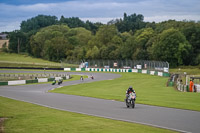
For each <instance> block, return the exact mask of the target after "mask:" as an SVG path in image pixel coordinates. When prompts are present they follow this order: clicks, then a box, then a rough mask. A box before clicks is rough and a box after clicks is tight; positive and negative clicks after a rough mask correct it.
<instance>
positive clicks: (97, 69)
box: [64, 68, 170, 77]
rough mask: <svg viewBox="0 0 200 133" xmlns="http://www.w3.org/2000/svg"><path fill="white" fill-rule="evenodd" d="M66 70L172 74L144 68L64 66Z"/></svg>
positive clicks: (164, 75)
mask: <svg viewBox="0 0 200 133" xmlns="http://www.w3.org/2000/svg"><path fill="white" fill-rule="evenodd" d="M64 71H96V72H134V73H143V74H150V75H157V76H163V77H169V76H170V74H169V73H167V72H160V71H151V70H143V69H114V68H109V69H106V68H64Z"/></svg>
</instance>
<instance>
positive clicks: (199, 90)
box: [195, 84, 200, 92]
mask: <svg viewBox="0 0 200 133" xmlns="http://www.w3.org/2000/svg"><path fill="white" fill-rule="evenodd" d="M195 86H196V87H197V92H200V85H197V84H195Z"/></svg>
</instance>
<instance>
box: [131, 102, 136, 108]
mask: <svg viewBox="0 0 200 133" xmlns="http://www.w3.org/2000/svg"><path fill="white" fill-rule="evenodd" d="M131 107H132V108H135V101H134V100H131Z"/></svg>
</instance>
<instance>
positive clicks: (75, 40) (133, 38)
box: [9, 13, 200, 66]
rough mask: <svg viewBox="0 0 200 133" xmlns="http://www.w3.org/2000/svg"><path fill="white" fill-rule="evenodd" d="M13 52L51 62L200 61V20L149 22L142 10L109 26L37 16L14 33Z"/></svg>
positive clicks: (12, 34) (71, 19)
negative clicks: (121, 60) (25, 53)
mask: <svg viewBox="0 0 200 133" xmlns="http://www.w3.org/2000/svg"><path fill="white" fill-rule="evenodd" d="M9 38H10V45H9V51H10V52H15V53H19V52H27V53H29V54H30V55H32V56H34V57H39V58H43V59H47V60H50V61H60V60H62V59H68V60H76V59H79V60H82V59H84V60H85V59H134V60H159V61H168V62H169V63H170V65H171V66H177V65H198V64H199V63H200V22H193V21H175V20H169V21H165V22H161V23H155V22H152V23H150V22H144V16H143V15H141V14H138V15H137V14H132V15H130V16H128V15H127V14H126V13H124V17H123V18H122V19H116V20H111V21H109V22H108V24H101V23H92V22H90V21H86V22H84V21H82V20H80V19H79V18H77V17H72V18H65V17H63V16H62V17H61V18H60V20H58V19H57V17H55V16H45V15H38V16H36V17H34V18H31V19H28V20H27V21H23V22H22V23H21V29H20V30H17V31H13V32H11V33H10V34H9Z"/></svg>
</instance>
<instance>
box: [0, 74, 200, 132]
mask: <svg viewBox="0 0 200 133" xmlns="http://www.w3.org/2000/svg"><path fill="white" fill-rule="evenodd" d="M0 72H5V73H6V72H11V71H10V70H9V71H8V70H7V71H2V70H1V71H0ZM14 72H17V73H23V72H27V73H30V72H28V71H12V73H14ZM39 72H41V73H43V71H37V73H39ZM31 73H33V71H31ZM53 73H55V72H53ZM64 73H66V72H64ZM67 73H69V74H72V73H71V72H67ZM73 74H85V75H91V73H81V72H78V73H73ZM92 74H93V75H94V77H95V80H91V79H85V80H84V82H81V81H68V82H64V83H63V84H62V86H68V85H73V84H80V83H86V82H93V81H99V80H109V79H114V78H118V77H120V75H119V74H111V73H92ZM55 87H59V86H58V85H55V86H52V85H51V84H35V85H18V86H0V95H1V96H3V97H8V98H11V99H16V100H20V101H25V102H30V103H34V104H38V105H42V106H46V107H51V108H56V109H59V110H65V111H70V112H77V113H82V114H87V115H93V116H99V117H105V118H110V119H115V120H122V121H128V122H135V123H141V124H145V125H151V126H155V127H160V128H166V129H171V130H176V131H179V132H194V133H195V132H196V133H198V132H199V131H200V126H199V125H200V124H199V123H200V112H197V111H189V110H181V109H172V108H165V107H156V106H149V105H142V104H137V102H136V108H135V109H127V108H126V106H125V103H124V102H118V101H111V100H103V99H96V98H90V97H82V96H74V95H66V94H57V93H48V92H47V91H48V90H49V89H53V88H55Z"/></svg>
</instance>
